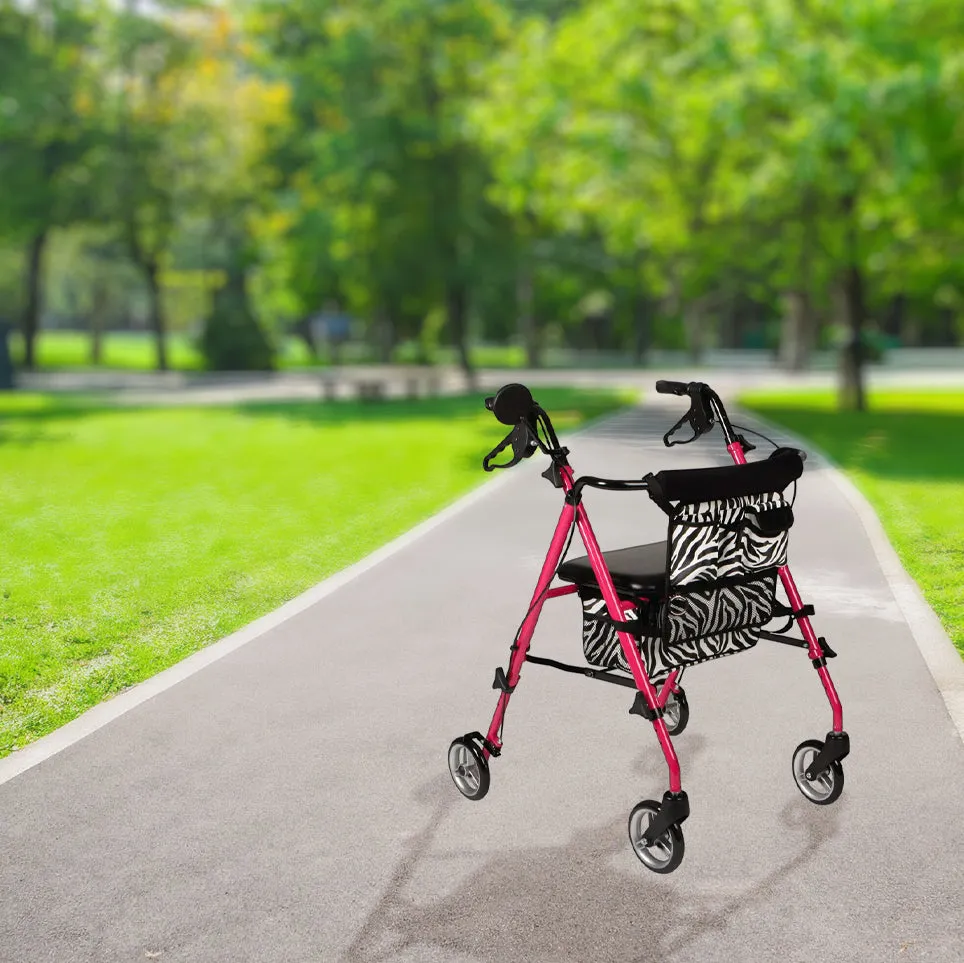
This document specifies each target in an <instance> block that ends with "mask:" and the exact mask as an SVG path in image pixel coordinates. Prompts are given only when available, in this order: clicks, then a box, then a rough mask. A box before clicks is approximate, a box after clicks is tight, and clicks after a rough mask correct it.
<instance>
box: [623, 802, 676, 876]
mask: <svg viewBox="0 0 964 963" xmlns="http://www.w3.org/2000/svg"><path fill="white" fill-rule="evenodd" d="M658 812H659V803H658V802H653V800H652V799H644V800H643V801H642V802H641V803H639V804H638V805H637V806H636V807H635V808H634V809H633V811H632V812H631V813H630V814H629V841H630V843H632V846H633V852H634V853H635V854H636V855H637V856H638V857H639V861H640V862H641V863H642V864H643V865H644V866H645V867H646V868H647V869H651V870H652V871H653V872H654V873H672V872H673V870H674V869H676V867H677V866H679V864H680V863H681V862H682V861H683V852H684V846H683V830H682V829H680V827H679V824H678V823H674V824H673V825H672V826H670V827H669V829H667V830H666V832H664V833H663V834H662V836H660V837H659V838H658V839H654V840H653V842H652V844H649V843H647V842H646V840H645V838H644V837H643V834H644V833H645V832H646V830H647V829H649V826H650V824H651V823H652V821H653V820H654V819H655V818H656V814H657V813H658Z"/></svg>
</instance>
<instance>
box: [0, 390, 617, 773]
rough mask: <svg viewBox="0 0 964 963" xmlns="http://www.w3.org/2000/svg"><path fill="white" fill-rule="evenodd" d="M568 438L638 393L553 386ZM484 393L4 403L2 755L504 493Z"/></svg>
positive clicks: (498, 430)
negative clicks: (442, 519)
mask: <svg viewBox="0 0 964 963" xmlns="http://www.w3.org/2000/svg"><path fill="white" fill-rule="evenodd" d="M536 397H537V399H538V400H539V402H540V403H541V404H542V405H543V406H545V407H546V409H547V410H548V411H549V412H550V413H551V414H552V416H553V419H554V422H555V424H556V425H557V427H558V428H559V429H566V428H570V429H571V428H572V427H573V426H575V425H576V424H578V423H579V422H581V421H583V420H585V419H588V418H593V417H597V416H599V415H602V414H604V413H606V412H608V411H611V410H614V409H616V408H618V407H621V406H622V405H624V404H627V403H629V402H631V401H632V399H633V393H632V392H625V391H624V392H615V391H575V390H569V389H540V390H539V391H538V393H537V395H536ZM505 430H506V429H505V428H504V427H503V426H501V425H499V424H498V423H497V422H496V421H495V419H494V418H493V417H492V415H491V414H490V413H489V412H487V411H485V409H484V408H483V406H482V404H481V397H480V396H478V395H475V396H470V397H459V398H446V399H433V400H422V401H405V402H388V403H383V404H377V405H371V404H369V405H364V404H358V403H327V404H320V403H282V404H279V403H276V404H246V405H239V406H234V407H205V408H191V409H188V408H153V409H144V408H142V409H130V408H123V407H119V406H108V405H102V406H99V407H98V406H97V405H96V403H95V402H93V401H91V399H89V398H88V399H70V398H65V397H64V396H60V397H53V396H49V395H28V394H7V395H4V394H0V519H2V526H3V539H2V544H3V564H2V565H0V756H2V755H6V754H8V753H9V752H11V751H12V750H14V749H16V748H19V747H21V746H23V745H25V744H26V743H28V742H30V741H31V740H33V739H35V738H37V737H39V736H41V735H43V734H45V733H47V732H50V731H51V730H52V729H54V728H56V727H58V726H60V725H62V724H64V723H65V722H68V721H69V720H70V719H72V718H74V717H75V716H77V715H79V714H80V713H81V712H82V711H83V710H85V709H86V708H88V707H90V706H92V705H94V704H96V703H98V702H100V701H101V700H103V699H104V698H106V697H107V696H109V695H111V694H112V693H116V692H118V691H120V690H122V689H124V688H126V687H128V686H130V685H132V684H134V683H136V682H139V681H141V680H143V679H145V678H147V677H149V676H151V675H153V674H155V673H156V672H159V671H160V670H162V669H164V668H166V667H168V666H170V665H172V664H173V663H175V662H177V661H178V660H180V659H182V658H184V657H185V656H187V655H189V654H190V653H191V652H194V651H196V650H197V649H199V648H201V647H203V646H204V645H206V644H208V643H210V642H213V641H215V640H217V639H219V638H222V637H224V636H226V635H228V634H229V633H231V632H232V631H234V630H236V629H238V628H240V627H241V626H243V625H245V624H247V623H248V622H251V621H252V620H253V619H255V618H257V617H259V616H261V615H263V614H265V613H267V612H269V611H271V610H273V609H274V608H276V607H277V606H279V605H281V604H282V603H283V602H285V601H287V600H289V599H291V598H293V597H294V596H296V595H298V594H299V593H300V592H302V591H304V590H305V589H307V588H309V587H310V586H311V585H313V584H315V583H316V582H318V581H319V580H321V579H323V578H324V577H326V576H328V575H330V574H332V573H333V572H336V571H338V570H339V569H342V568H344V567H345V566H347V565H349V564H351V563H352V562H355V561H357V560H358V559H360V558H362V557H363V556H365V555H367V554H369V553H370V552H371V551H373V550H374V549H375V548H377V547H378V546H380V545H382V544H384V543H386V542H388V541H390V540H391V539H393V538H395V537H396V536H398V535H400V534H402V533H403V532H405V531H407V530H408V529H410V528H411V527H412V526H413V525H415V524H416V523H417V522H419V521H421V520H422V519H424V518H426V517H428V516H430V515H431V514H433V513H434V512H436V511H438V510H439V509H440V508H442V507H443V506H444V505H445V504H447V503H449V502H451V501H452V500H454V499H455V498H456V497H457V496H459V495H461V494H463V493H465V492H466V491H468V490H469V489H471V488H473V487H474V486H476V485H477V484H479V483H480V482H482V481H483V480H484V479H485V478H487V477H490V476H487V475H485V474H484V473H483V472H482V470H481V459H482V456H483V455H484V454H486V453H487V452H488V451H489V450H490V449H491V448H493V447H494V446H495V444H496V443H497V442H498V441H499V440H501V438H502V437H503V433H504V431H505Z"/></svg>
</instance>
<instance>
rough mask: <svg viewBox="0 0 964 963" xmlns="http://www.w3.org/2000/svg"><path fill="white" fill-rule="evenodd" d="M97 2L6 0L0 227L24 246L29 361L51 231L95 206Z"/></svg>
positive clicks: (0, 11)
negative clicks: (25, 0) (20, 1)
mask: <svg viewBox="0 0 964 963" xmlns="http://www.w3.org/2000/svg"><path fill="white" fill-rule="evenodd" d="M97 12H98V7H97V6H96V5H94V4H87V5H84V6H81V7H79V8H78V6H77V5H76V4H74V3H70V2H66V0H37V2H36V3H34V4H32V5H30V6H24V5H22V4H18V3H16V2H14V0H0V89H2V90H3V101H2V103H3V108H2V110H0V182H2V183H3V185H4V189H3V191H2V192H0V233H2V234H4V235H6V236H7V237H8V238H14V239H17V240H18V241H19V242H21V243H22V244H23V245H24V246H25V248H26V257H25V264H26V272H25V273H26V277H25V288H26V295H25V298H24V308H23V313H22V318H21V327H22V332H23V338H24V347H25V356H24V365H25V367H27V368H33V367H34V365H35V363H36V354H35V351H36V348H35V344H36V337H37V332H38V330H39V325H40V317H41V311H42V294H43V273H44V256H45V252H46V249H47V244H48V241H49V239H50V235H51V232H52V231H53V230H55V229H56V228H59V227H64V226H67V225H69V224H74V223H78V222H80V221H83V220H89V219H92V218H94V217H95V216H96V212H95V204H96V200H97V196H98V191H97V187H96V184H95V183H94V181H95V179H96V161H97V159H98V158H97V153H98V151H102V150H103V147H104V132H103V126H102V123H103V117H102V116H101V115H100V114H99V113H98V105H99V104H100V103H101V102H102V84H101V77H100V76H99V75H98V73H97V71H96V69H95V64H96V62H97V58H96V55H95V42H96V37H97V20H96V16H95V15H96V14H97Z"/></svg>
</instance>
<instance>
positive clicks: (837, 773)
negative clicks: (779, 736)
mask: <svg viewBox="0 0 964 963" xmlns="http://www.w3.org/2000/svg"><path fill="white" fill-rule="evenodd" d="M821 749H823V743H822V742H820V740H819V739H807V740H806V741H805V742H801V743H800V745H799V746H797V748H796V749H794V751H793V781H794V782H795V783H796V784H797V789H799V790H800V792H802V793H803V794H804V796H806V797H807V799H809V800H810V802H812V803H816V804H817V805H818V806H829V805H830V803H832V802H835V801H836V800H837V799H838V798H839V797H840V794H841V793H842V792H843V786H844V778H843V766H841V765H840V762H839V761H838V760H836V759H835V760H834V761H833V762H831V763H830V768H829V769H824V771H823V772H822V773H820V775H818V776H816V777H814V778H813V779H808V778H807V766H809V765H810V763H811V762H813V760H814V759H815V758H816V757H817V754H818V753H819V752H820V750H821Z"/></svg>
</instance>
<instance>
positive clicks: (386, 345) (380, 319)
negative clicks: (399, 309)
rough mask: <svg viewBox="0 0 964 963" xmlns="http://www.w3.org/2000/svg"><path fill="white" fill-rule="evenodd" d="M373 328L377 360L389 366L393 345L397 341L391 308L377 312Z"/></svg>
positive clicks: (393, 349) (396, 329) (395, 325)
mask: <svg viewBox="0 0 964 963" xmlns="http://www.w3.org/2000/svg"><path fill="white" fill-rule="evenodd" d="M375 327H376V330H377V349H378V360H379V361H380V362H381V363H382V364H391V363H392V354H393V353H394V351H395V343H396V341H397V340H398V339H397V333H398V325H397V324H396V322H395V317H394V312H393V311H392V309H391V308H388V307H385V308H382V309H381V310H380V311H379V312H378V314H377V315H376V319H375Z"/></svg>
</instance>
